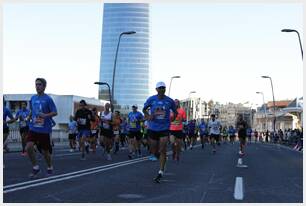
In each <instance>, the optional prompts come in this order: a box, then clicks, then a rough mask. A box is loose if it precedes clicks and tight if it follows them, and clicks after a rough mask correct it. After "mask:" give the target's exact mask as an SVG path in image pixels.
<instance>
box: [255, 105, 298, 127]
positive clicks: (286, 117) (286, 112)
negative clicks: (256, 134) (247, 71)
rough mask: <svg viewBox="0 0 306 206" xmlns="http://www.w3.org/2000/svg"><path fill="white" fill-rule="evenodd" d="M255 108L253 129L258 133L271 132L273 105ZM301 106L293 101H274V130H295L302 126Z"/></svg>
mask: <svg viewBox="0 0 306 206" xmlns="http://www.w3.org/2000/svg"><path fill="white" fill-rule="evenodd" d="M265 106H266V111H265V110H264V105H263V106H262V107H259V108H257V112H256V114H255V120H254V121H255V123H254V127H255V128H256V129H257V130H259V131H264V130H267V129H268V130H269V131H273V120H274V109H273V108H274V104H273V101H270V102H268V103H267V104H266V105H265ZM302 114H303V105H302V103H301V102H297V101H296V99H295V100H281V101H275V117H276V121H275V130H278V129H282V130H283V131H284V130H285V129H296V128H301V126H302Z"/></svg>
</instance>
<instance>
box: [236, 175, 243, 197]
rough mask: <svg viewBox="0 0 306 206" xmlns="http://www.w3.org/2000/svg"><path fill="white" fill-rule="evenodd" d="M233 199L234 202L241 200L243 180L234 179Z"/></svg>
mask: <svg viewBox="0 0 306 206" xmlns="http://www.w3.org/2000/svg"><path fill="white" fill-rule="evenodd" d="M234 198H235V200H243V179H242V177H236V181H235V191H234Z"/></svg>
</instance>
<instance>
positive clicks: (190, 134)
mask: <svg viewBox="0 0 306 206" xmlns="http://www.w3.org/2000/svg"><path fill="white" fill-rule="evenodd" d="M196 136H197V135H196V134H195V133H188V137H192V138H195V137H196Z"/></svg>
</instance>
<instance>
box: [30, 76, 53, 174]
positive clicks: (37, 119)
mask: <svg viewBox="0 0 306 206" xmlns="http://www.w3.org/2000/svg"><path fill="white" fill-rule="evenodd" d="M46 86H47V81H46V80H45V79H43V78H37V79H36V80H35V87H36V92H37V94H36V95H33V96H32V97H31V100H30V111H31V121H30V124H29V133H28V138H27V145H26V150H27V152H28V156H29V158H30V160H31V163H32V165H33V170H32V173H31V174H30V177H31V178H34V177H36V176H37V174H38V173H39V172H40V168H39V165H38V164H37V162H36V157H35V151H34V144H36V145H37V147H38V148H39V149H41V150H42V153H43V155H44V157H45V160H46V163H47V166H48V168H47V175H52V173H53V166H52V161H51V154H50V151H51V150H52V146H51V141H50V138H51V137H50V133H51V132H52V117H54V116H56V115H57V109H56V106H55V104H54V102H53V100H52V98H51V97H50V96H49V95H47V94H45V93H44V92H45V89H46Z"/></svg>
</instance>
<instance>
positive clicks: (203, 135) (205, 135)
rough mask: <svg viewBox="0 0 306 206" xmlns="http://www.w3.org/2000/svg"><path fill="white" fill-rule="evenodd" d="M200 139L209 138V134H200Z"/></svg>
mask: <svg viewBox="0 0 306 206" xmlns="http://www.w3.org/2000/svg"><path fill="white" fill-rule="evenodd" d="M200 137H201V138H203V137H208V134H207V133H203V134H200Z"/></svg>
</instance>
